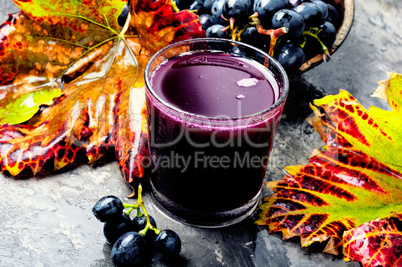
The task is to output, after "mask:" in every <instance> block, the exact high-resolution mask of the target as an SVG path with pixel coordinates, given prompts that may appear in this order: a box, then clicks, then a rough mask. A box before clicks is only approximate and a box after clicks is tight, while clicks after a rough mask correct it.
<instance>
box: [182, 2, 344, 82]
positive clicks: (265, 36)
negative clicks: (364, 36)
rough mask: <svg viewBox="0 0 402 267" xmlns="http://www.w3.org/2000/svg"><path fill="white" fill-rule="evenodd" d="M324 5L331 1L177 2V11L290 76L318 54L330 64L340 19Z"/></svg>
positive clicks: (213, 34)
mask: <svg viewBox="0 0 402 267" xmlns="http://www.w3.org/2000/svg"><path fill="white" fill-rule="evenodd" d="M324 1H329V0H176V1H175V5H176V7H177V10H183V9H189V10H192V12H196V13H197V15H198V16H199V22H200V24H201V26H202V28H203V29H204V30H205V33H206V36H207V37H218V38H227V39H232V40H237V41H242V42H245V43H248V44H251V45H253V46H256V47H258V48H260V49H262V50H264V51H266V52H267V53H269V54H270V55H271V56H273V57H275V58H276V59H277V60H278V61H279V63H280V64H281V65H282V66H283V67H284V68H285V70H286V71H287V72H288V74H292V73H294V72H296V71H297V70H298V69H299V68H300V67H301V65H302V64H303V63H304V61H305V59H309V58H312V57H314V56H315V55H317V54H323V56H324V60H329V59H330V54H329V49H331V48H332V45H333V43H334V41H335V38H336V33H337V30H336V29H337V28H338V27H339V26H340V16H339V13H338V11H337V10H336V8H335V7H334V6H333V5H331V4H329V3H326V2H324Z"/></svg>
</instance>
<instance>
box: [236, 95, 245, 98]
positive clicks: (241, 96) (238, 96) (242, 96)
mask: <svg viewBox="0 0 402 267" xmlns="http://www.w3.org/2000/svg"><path fill="white" fill-rule="evenodd" d="M236 98H237V99H243V98H246V97H245V96H244V95H237V96H236Z"/></svg>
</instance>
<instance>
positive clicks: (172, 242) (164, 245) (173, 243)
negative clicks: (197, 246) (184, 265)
mask: <svg viewBox="0 0 402 267" xmlns="http://www.w3.org/2000/svg"><path fill="white" fill-rule="evenodd" d="M155 248H156V250H157V251H159V252H160V253H162V254H163V255H166V256H176V255H178V254H179V253H180V251H181V240H180V237H179V236H178V234H177V233H176V232H174V231H172V230H169V229H166V230H163V231H161V232H160V233H159V235H158V236H157V237H156V239H155Z"/></svg>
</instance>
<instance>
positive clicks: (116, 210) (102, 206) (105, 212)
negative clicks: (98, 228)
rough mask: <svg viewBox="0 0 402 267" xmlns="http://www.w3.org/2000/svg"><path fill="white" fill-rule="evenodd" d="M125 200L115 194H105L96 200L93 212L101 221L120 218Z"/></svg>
mask: <svg viewBox="0 0 402 267" xmlns="http://www.w3.org/2000/svg"><path fill="white" fill-rule="evenodd" d="M123 209H124V208H123V202H122V201H121V200H120V198H118V197H115V196H105V197H102V198H101V199H99V200H98V202H96V204H95V205H94V207H93V208H92V213H93V214H94V215H95V217H96V218H97V219H98V220H99V221H101V222H108V221H114V220H118V219H119V218H120V216H121V214H122V212H123Z"/></svg>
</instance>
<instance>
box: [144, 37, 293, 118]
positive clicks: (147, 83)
mask: <svg viewBox="0 0 402 267" xmlns="http://www.w3.org/2000/svg"><path fill="white" fill-rule="evenodd" d="M196 42H198V43H202V42H209V43H212V42H215V43H226V44H229V43H233V44H235V45H234V46H237V47H239V46H243V47H247V48H248V49H252V50H254V51H256V52H258V53H260V54H262V55H263V56H264V57H266V58H268V59H269V64H273V65H274V66H275V67H276V68H277V69H279V71H280V73H281V74H282V76H283V78H284V79H283V91H282V92H281V90H280V89H281V88H279V94H280V95H279V98H278V99H277V100H276V101H275V102H274V103H273V104H272V105H271V106H269V107H268V108H266V109H263V110H261V111H259V112H256V113H252V114H248V115H244V116H240V117H230V118H229V119H227V118H216V116H215V117H210V116H205V115H200V114H196V113H192V112H189V111H185V110H182V109H180V108H178V107H175V106H174V105H172V104H170V103H169V102H167V101H165V100H164V99H162V98H161V97H160V96H159V95H158V94H157V93H156V92H155V91H154V89H153V87H152V86H151V81H150V79H149V75H147V74H148V73H149V69H150V68H151V64H152V62H153V61H154V60H155V59H156V58H157V57H158V56H160V55H161V54H162V53H164V52H165V51H167V50H169V49H171V48H173V47H176V46H180V45H186V44H191V43H196ZM254 61H255V60H254ZM257 63H258V64H261V63H260V62H257ZM261 65H262V64H261ZM262 66H263V67H265V68H267V67H266V66H264V65H262ZM270 72H271V71H270ZM144 76H145V77H144V78H145V86H146V90H148V91H149V92H150V93H151V94H152V96H153V97H154V98H156V99H157V100H158V101H159V103H161V104H162V105H163V106H165V107H167V108H169V109H172V110H174V111H175V112H179V113H181V114H184V115H187V116H191V117H195V118H199V119H204V120H205V119H207V120H210V121H220V122H221V121H231V120H243V119H250V118H254V117H257V116H259V115H263V114H266V113H268V112H270V111H272V110H275V109H276V108H278V107H279V106H280V105H281V104H282V103H284V102H285V100H286V98H287V96H288V94H289V78H288V76H287V73H286V71H285V69H284V68H283V67H282V65H281V64H279V62H278V61H277V60H276V59H275V58H273V57H271V56H270V55H268V54H267V53H266V52H264V51H263V50H261V49H259V48H257V47H254V46H252V45H249V44H246V43H242V42H239V41H233V40H230V39H223V38H208V37H207V38H194V39H187V40H183V41H179V42H175V43H172V44H170V45H168V46H165V47H164V48H162V49H161V50H159V51H158V52H156V53H155V54H154V55H153V56H152V57H151V59H150V60H149V61H148V63H147V65H146V67H145V71H144ZM274 78H275V76H274ZM275 79H276V78H275Z"/></svg>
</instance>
